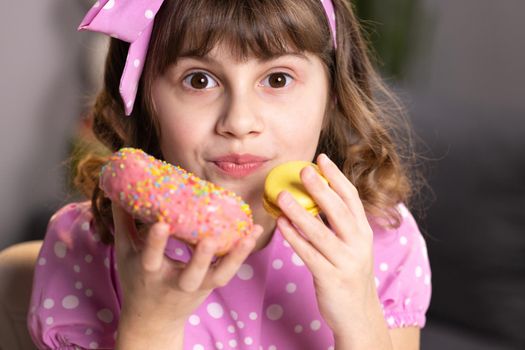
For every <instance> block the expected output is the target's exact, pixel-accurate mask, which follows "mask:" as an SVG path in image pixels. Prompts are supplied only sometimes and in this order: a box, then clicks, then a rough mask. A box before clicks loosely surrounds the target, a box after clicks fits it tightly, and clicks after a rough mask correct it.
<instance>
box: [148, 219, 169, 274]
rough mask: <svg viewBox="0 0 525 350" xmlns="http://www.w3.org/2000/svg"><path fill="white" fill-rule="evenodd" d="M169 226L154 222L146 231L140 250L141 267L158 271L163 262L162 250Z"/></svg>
mask: <svg viewBox="0 0 525 350" xmlns="http://www.w3.org/2000/svg"><path fill="white" fill-rule="evenodd" d="M169 234H170V232H169V226H168V225H167V224H165V223H160V222H159V223H156V224H154V225H153V226H152V227H151V228H150V230H149V231H148V234H147V237H146V241H145V244H144V249H143V251H142V267H143V268H144V270H146V271H149V272H156V271H159V270H160V268H161V267H162V263H163V262H164V250H165V249H166V243H167V242H168V238H169Z"/></svg>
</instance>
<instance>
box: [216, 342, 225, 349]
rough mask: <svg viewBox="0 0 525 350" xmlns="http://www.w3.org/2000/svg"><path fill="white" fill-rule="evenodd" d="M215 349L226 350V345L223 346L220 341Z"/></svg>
mask: <svg viewBox="0 0 525 350" xmlns="http://www.w3.org/2000/svg"><path fill="white" fill-rule="evenodd" d="M215 347H216V348H217V349H224V345H223V344H222V343H221V342H220V341H218V342H216V343H215Z"/></svg>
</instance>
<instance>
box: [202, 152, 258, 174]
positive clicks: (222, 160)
mask: <svg viewBox="0 0 525 350" xmlns="http://www.w3.org/2000/svg"><path fill="white" fill-rule="evenodd" d="M267 161H268V158H265V157H260V156H256V155H252V154H227V155H223V156H219V157H216V158H213V159H212V162H213V164H215V166H216V167H217V168H218V169H219V170H220V172H221V173H223V174H225V175H228V176H230V177H233V178H243V177H246V176H248V175H250V174H252V173H254V172H256V171H257V170H258V169H259V168H261V167H262V166H263V165H264V164H265V163H266V162H267Z"/></svg>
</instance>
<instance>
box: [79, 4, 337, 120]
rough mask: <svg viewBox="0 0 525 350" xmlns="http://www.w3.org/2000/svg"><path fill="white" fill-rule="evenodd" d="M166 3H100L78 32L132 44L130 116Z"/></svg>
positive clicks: (125, 76)
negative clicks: (156, 20)
mask: <svg viewBox="0 0 525 350" xmlns="http://www.w3.org/2000/svg"><path fill="white" fill-rule="evenodd" d="M320 1H321V3H322V4H323V8H324V10H325V12H326V16H327V17H328V21H329V23H330V28H331V30H332V35H333V37H334V45H335V43H336V40H335V33H336V30H335V13H334V6H333V4H332V0H320ZM163 2H164V0H100V1H97V2H96V3H95V4H94V5H93V7H92V8H91V9H90V10H89V11H88V13H87V14H86V16H85V17H84V19H83V20H82V22H81V23H80V26H79V27H78V30H89V31H94V32H100V33H104V34H107V35H109V36H112V37H114V38H117V39H120V40H123V41H126V42H128V43H130V47H129V51H128V57H127V59H126V65H125V66H124V71H123V72H122V77H121V79H120V87H119V91H120V96H121V97H122V100H123V101H124V105H125V113H126V115H130V114H131V111H132V110H133V104H134V103H135V98H136V96H137V85H138V82H139V80H140V76H141V74H142V69H143V68H144V60H145V59H146V54H147V52H148V46H149V40H150V37H151V31H152V29H153V20H154V18H155V15H156V14H157V12H158V11H159V8H160V6H161V5H162V3H163Z"/></svg>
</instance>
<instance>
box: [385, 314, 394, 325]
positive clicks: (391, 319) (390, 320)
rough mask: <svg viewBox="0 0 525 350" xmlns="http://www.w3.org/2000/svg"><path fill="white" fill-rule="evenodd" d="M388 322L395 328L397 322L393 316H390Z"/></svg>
mask: <svg viewBox="0 0 525 350" xmlns="http://www.w3.org/2000/svg"><path fill="white" fill-rule="evenodd" d="M386 322H387V323H388V325H389V326H393V325H394V324H395V323H396V320H395V319H394V317H393V316H390V317H389V318H388V319H387V320H386Z"/></svg>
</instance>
